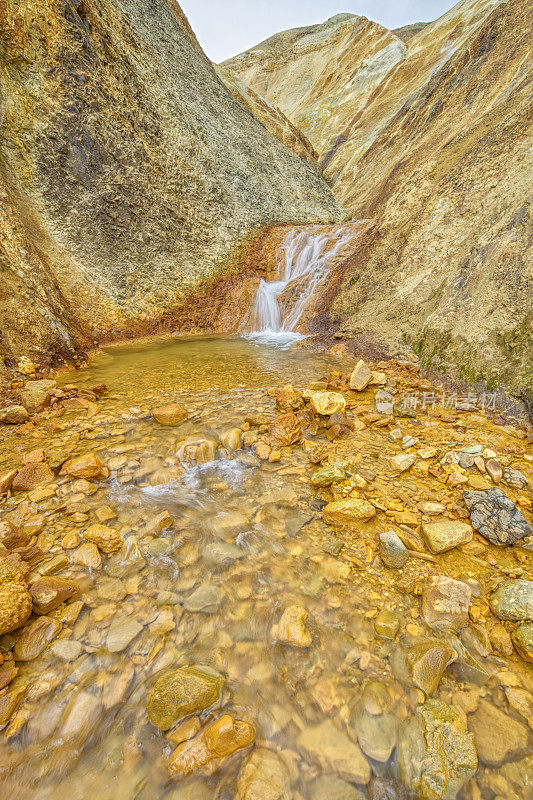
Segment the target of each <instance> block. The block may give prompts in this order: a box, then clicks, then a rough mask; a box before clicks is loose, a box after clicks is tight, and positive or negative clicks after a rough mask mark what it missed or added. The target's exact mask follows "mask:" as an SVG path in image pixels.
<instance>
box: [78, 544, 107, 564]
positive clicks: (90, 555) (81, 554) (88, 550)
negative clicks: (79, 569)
mask: <svg viewBox="0 0 533 800" xmlns="http://www.w3.org/2000/svg"><path fill="white" fill-rule="evenodd" d="M72 558H73V560H74V561H75V562H76V563H77V564H81V565H82V566H84V567H89V569H100V567H101V566H102V557H101V555H100V553H99V551H98V548H97V546H96V545H95V544H93V543H92V542H83V544H80V546H79V547H77V548H76V549H75V550H73V551H72Z"/></svg>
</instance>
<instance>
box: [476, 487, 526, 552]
mask: <svg viewBox="0 0 533 800" xmlns="http://www.w3.org/2000/svg"><path fill="white" fill-rule="evenodd" d="M463 497H464V500H465V503H466V505H467V506H468V510H469V511H470V519H471V520H472V525H473V527H474V529H475V530H476V531H477V532H478V533H480V534H481V536H484V537H485V539H488V540H489V541H490V542H492V543H493V544H513V543H514V542H517V541H518V540H519V539H523V538H524V536H531V535H532V534H533V526H531V525H530V524H529V522H528V521H527V520H526V518H525V517H524V515H523V514H522V512H521V511H520V510H519V509H518V508H517V507H516V506H515V504H514V503H513V501H512V500H510V499H509V497H507V495H506V494H504V492H502V490H501V489H486V490H484V491H480V492H473V491H465V492H463Z"/></svg>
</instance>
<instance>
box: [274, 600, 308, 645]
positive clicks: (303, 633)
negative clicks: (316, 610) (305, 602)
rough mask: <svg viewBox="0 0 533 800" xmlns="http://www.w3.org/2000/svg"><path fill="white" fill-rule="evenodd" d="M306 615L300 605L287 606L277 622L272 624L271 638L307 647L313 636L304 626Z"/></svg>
mask: <svg viewBox="0 0 533 800" xmlns="http://www.w3.org/2000/svg"><path fill="white" fill-rule="evenodd" d="M307 617H308V614H307V611H306V610H305V608H303V607H302V606H289V607H288V608H286V609H285V611H284V612H283V614H282V616H281V619H280V621H279V622H278V624H277V625H273V626H272V628H271V636H272V639H273V640H274V641H276V640H277V641H280V642H286V643H287V644H290V645H292V646H293V647H309V646H310V645H311V644H312V643H313V637H312V636H311V634H310V633H309V631H308V630H307V628H306V627H305V623H306V622H307Z"/></svg>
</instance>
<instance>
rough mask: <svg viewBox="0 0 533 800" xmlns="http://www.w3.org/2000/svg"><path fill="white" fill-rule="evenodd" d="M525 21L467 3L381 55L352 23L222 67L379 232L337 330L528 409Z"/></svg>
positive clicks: (531, 365)
mask: <svg viewBox="0 0 533 800" xmlns="http://www.w3.org/2000/svg"><path fill="white" fill-rule="evenodd" d="M530 10H531V9H530V6H529V4H528V3H527V2H525V1H524V0H508V2H500V0H464V2H461V3H459V4H458V5H457V6H455V7H454V8H453V9H451V11H449V12H448V13H447V14H445V15H444V16H443V17H441V18H440V19H439V20H437V21H436V22H434V23H431V24H428V25H426V26H425V27H424V28H423V29H422V30H421V31H420V32H419V33H417V34H416V35H415V36H413V37H412V38H410V39H409V40H408V41H407V43H404V42H402V41H400V39H399V38H398V37H396V36H394V35H393V34H392V33H389V32H387V31H384V30H383V29H381V37H382V38H381V45H380V40H379V33H380V30H379V26H376V25H374V24H373V23H369V22H367V21H365V20H362V19H361V18H359V17H349V16H347V15H342V16H341V17H336V18H333V19H332V20H329V21H328V22H327V23H325V24H324V25H322V26H318V27H315V28H312V29H303V30H299V31H289V32H288V33H284V34H280V35H279V37H274V38H273V39H271V40H269V41H268V42H266V43H264V44H263V45H259V46H258V47H257V48H254V49H253V50H251V51H248V53H245V54H243V55H241V56H238V57H237V58H235V59H233V60H232V62H231V64H227V65H226V66H229V67H230V68H232V69H234V70H236V71H237V72H238V74H239V75H240V77H241V78H242V79H243V80H245V81H250V82H251V85H252V86H253V87H254V88H255V89H256V90H257V91H264V92H265V93H266V97H267V98H268V99H269V100H271V101H272V102H274V103H277V104H279V106H280V108H281V109H282V110H283V111H285V112H286V113H287V114H288V116H289V117H290V118H291V119H292V121H293V122H294V123H295V124H297V125H299V126H300V127H301V128H302V131H303V132H304V133H305V134H306V135H308V136H309V138H310V140H311V142H312V143H313V146H314V147H315V148H316V149H317V150H318V152H319V154H320V157H321V163H322V166H323V167H324V169H325V173H326V176H327V178H328V180H329V181H330V183H331V185H332V186H333V189H334V192H335V193H336V195H337V197H338V198H339V199H340V200H341V201H342V202H343V203H344V204H345V205H346V207H347V208H349V209H350V211H351V212H352V214H353V215H354V217H356V218H359V217H377V218H378V219H379V221H380V229H379V232H378V235H377V237H376V238H375V239H374V241H373V242H372V244H371V245H370V246H369V247H368V248H367V249H366V251H365V254H364V256H359V257H358V260H357V263H354V265H353V268H352V270H351V272H349V273H348V274H347V276H346V279H345V281H344V283H343V284H342V286H341V289H340V291H339V293H338V295H337V299H336V301H335V303H334V305H333V307H332V309H331V316H332V322H333V324H334V329H336V330H337V335H338V336H340V337H347V338H355V339H356V341H360V342H361V343H363V342H364V341H369V340H372V341H373V342H379V343H381V344H382V345H383V347H384V348H389V349H392V350H395V349H397V348H399V347H400V346H402V345H405V344H410V345H411V346H412V347H413V348H414V349H415V351H416V352H417V353H419V354H420V355H421V356H422V359H423V361H424V362H425V363H426V364H430V365H434V366H436V367H439V368H441V369H446V370H448V371H451V372H453V373H455V374H458V375H460V376H462V377H464V378H467V379H469V380H476V379H483V380H485V381H487V382H488V383H489V384H496V383H505V384H506V385H507V386H509V387H510V388H511V389H512V390H513V391H514V392H515V393H516V394H519V395H523V396H529V398H531V397H532V396H533V359H532V351H533V342H532V337H533V333H532V331H533V324H532V316H531V315H532V305H531V296H532V287H533V266H532V261H533V259H532V254H533V251H532V245H531V184H530V179H529V177H528V176H529V175H531V166H532V165H531V157H532V148H531V108H532V103H531V98H532V69H531V67H532V60H531V50H530V42H531V35H532V30H531V28H532V15H531V13H530ZM313 48H315V54H314V55H313ZM282 52H283V56H282V55H281V53H282ZM277 59H281V63H279V67H278V68H276V67H275V63H276V60H277ZM328 70H329V78H328ZM343 87H344V88H343Z"/></svg>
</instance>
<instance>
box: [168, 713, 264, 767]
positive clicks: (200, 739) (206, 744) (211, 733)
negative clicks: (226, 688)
mask: <svg viewBox="0 0 533 800" xmlns="http://www.w3.org/2000/svg"><path fill="white" fill-rule="evenodd" d="M254 741H255V730H254V727H253V725H250V724H249V723H248V722H243V721H242V720H236V719H233V717H230V715H229V714H223V715H222V716H221V717H219V718H218V719H216V720H214V721H213V722H211V723H210V724H209V725H206V727H205V728H204V729H203V731H201V732H200V733H199V734H198V735H197V736H195V737H194V738H193V739H189V740H188V741H186V742H183V743H182V744H180V745H178V747H177V748H176V750H175V751H174V752H173V753H172V755H171V756H170V759H169V761H168V764H167V766H168V769H169V770H170V772H172V773H173V774H174V775H179V776H180V777H186V776H188V775H191V774H192V773H193V772H195V771H196V770H198V769H202V768H203V767H206V766H208V765H210V764H211V762H214V761H216V762H217V763H216V764H212V766H213V767H217V768H218V766H219V763H218V762H219V761H220V759H223V758H227V757H228V756H230V755H232V754H233V753H235V752H236V751H237V750H242V749H244V748H246V747H250V746H251V745H252V744H253V743H254Z"/></svg>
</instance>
